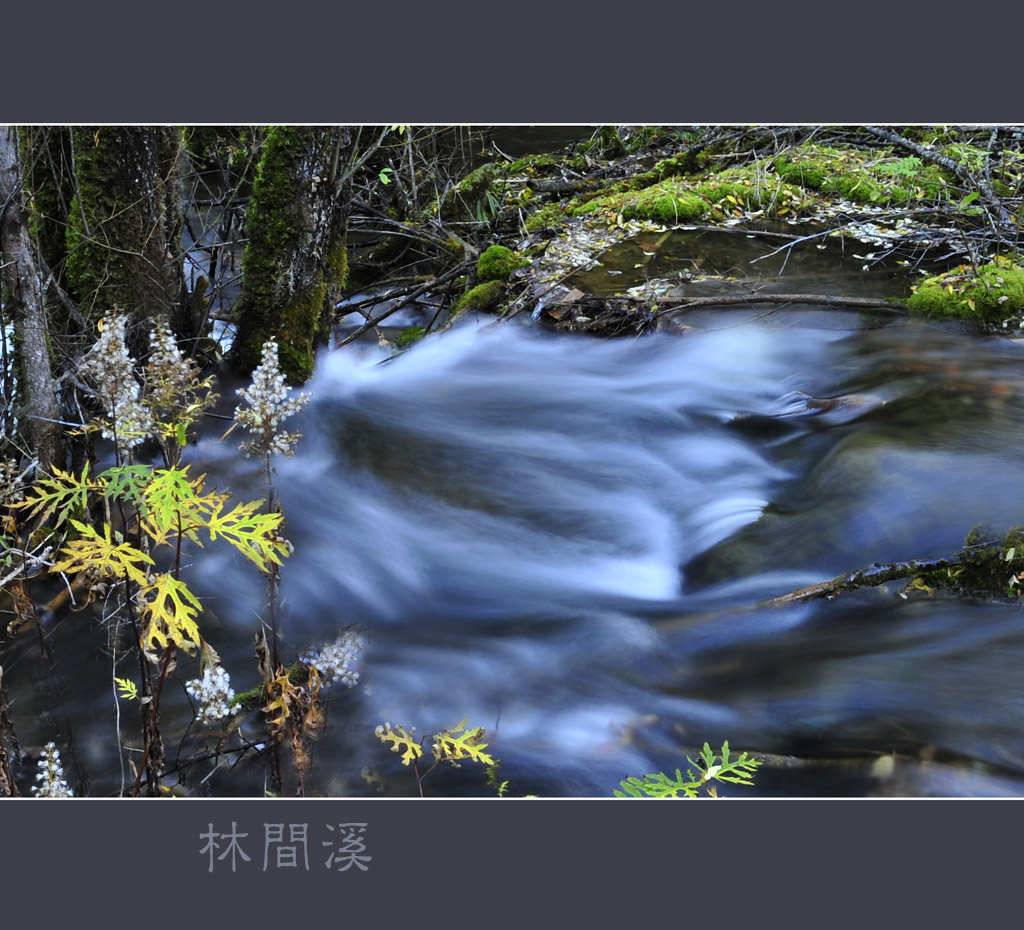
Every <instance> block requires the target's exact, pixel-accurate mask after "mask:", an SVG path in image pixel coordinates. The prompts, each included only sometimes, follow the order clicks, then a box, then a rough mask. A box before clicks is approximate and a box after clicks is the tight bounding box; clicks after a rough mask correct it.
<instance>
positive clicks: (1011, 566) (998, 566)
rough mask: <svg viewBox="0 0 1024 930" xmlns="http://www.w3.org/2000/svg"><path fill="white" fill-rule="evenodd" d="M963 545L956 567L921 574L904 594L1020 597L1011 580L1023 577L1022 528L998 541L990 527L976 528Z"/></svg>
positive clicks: (1023, 538) (1014, 529)
mask: <svg viewBox="0 0 1024 930" xmlns="http://www.w3.org/2000/svg"><path fill="white" fill-rule="evenodd" d="M964 543H965V545H966V548H965V550H964V551H963V552H962V553H961V554H960V555H961V561H960V564H958V565H955V566H952V567H950V568H943V569H937V570H936V571H932V572H923V573H922V574H921V575H918V576H917V577H916V578H915V579H914V580H913V581H911V582H910V584H909V585H908V586H907V588H906V590H907V592H910V591H912V590H915V589H916V590H918V591H925V592H926V593H931V591H932V589H941V590H951V591H955V592H956V593H957V594H960V595H964V596H972V597H1012V598H1015V599H1016V598H1020V597H1021V583H1020V582H1018V581H1015V580H1014V579H1016V577H1017V576H1019V575H1024V524H1018V525H1017V526H1013V527H1010V529H1009V530H1008V531H1007V532H1006V533H1005V534H1004V535H1003V537H1002V539H1000V538H999V534H998V532H996V531H994V530H993V529H992V528H991V527H989V526H987V525H985V524H976V525H975V526H973V527H972V528H971V530H970V532H969V533H968V534H967V537H966V538H965V540H964Z"/></svg>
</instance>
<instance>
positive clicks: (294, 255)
mask: <svg viewBox="0 0 1024 930" xmlns="http://www.w3.org/2000/svg"><path fill="white" fill-rule="evenodd" d="M351 149H352V134H351V132H350V131H349V129H348V128H347V127H339V126H334V127H322V126H320V127H317V126H298V127H275V128H274V129H271V130H270V131H269V132H268V133H267V140H266V146H265V148H264V151H263V157H262V159H261V162H260V166H259V170H258V172H257V175H256V179H255V181H254V182H253V190H252V198H251V200H250V204H249V215H248V218H247V222H246V226H247V233H248V244H247V245H246V249H245V256H244V258H243V261H242V294H241V297H240V299H239V305H238V312H237V317H238V333H237V336H236V338H235V344H234V348H233V350H232V359H233V362H234V364H235V367H236V368H237V369H238V370H239V371H240V372H242V373H248V372H250V371H252V369H253V368H254V367H255V366H256V365H257V364H259V360H260V353H261V349H262V346H263V343H264V342H266V341H267V340H268V339H276V340H277V343H278V355H279V361H280V365H281V370H282V371H283V372H284V373H285V375H286V376H287V378H288V380H289V381H290V382H291V383H292V384H298V383H301V382H303V381H305V380H306V378H308V377H309V376H310V374H311V373H312V371H313V361H314V355H315V352H316V348H317V346H318V345H319V344H320V343H321V342H322V341H324V340H326V338H327V337H328V335H329V333H330V325H331V321H332V317H333V310H334V305H335V303H336V302H337V300H338V298H339V296H340V293H341V289H342V287H343V286H344V282H345V277H346V253H345V238H346V225H347V220H348V211H349V183H348V180H347V177H346V174H347V172H346V170H345V166H346V165H347V163H348V161H349V155H350V154H351Z"/></svg>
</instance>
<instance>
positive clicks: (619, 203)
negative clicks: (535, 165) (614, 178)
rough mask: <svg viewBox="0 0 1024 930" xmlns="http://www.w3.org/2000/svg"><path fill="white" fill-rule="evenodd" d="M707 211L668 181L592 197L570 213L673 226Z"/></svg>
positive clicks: (677, 183)
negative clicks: (607, 216)
mask: <svg viewBox="0 0 1024 930" xmlns="http://www.w3.org/2000/svg"><path fill="white" fill-rule="evenodd" d="M709 207H710V204H709V203H708V201H707V200H705V199H704V198H703V197H701V196H700V195H699V194H695V193H693V192H692V191H690V190H688V189H687V187H686V185H685V184H684V183H683V182H681V181H679V180H677V179H675V178H670V179H669V180H667V181H662V182H660V183H658V184H654V185H652V186H650V187H648V188H646V189H644V190H641V191H636V192H615V193H611V194H604V195H602V196H599V197H595V198H594V199H593V200H591V201H589V202H588V203H585V204H583V205H581V206H579V207H575V208H573V209H572V210H571V211H570V212H571V213H572V215H573V216H582V215H584V214H587V213H595V212H610V213H614V214H617V215H618V214H621V215H622V218H623V219H624V220H650V221H652V222H655V223H662V224H665V225H672V224H678V223H685V222H689V221H692V220H696V219H701V218H703V217H704V216H705V215H706V214H707V212H708V209H709Z"/></svg>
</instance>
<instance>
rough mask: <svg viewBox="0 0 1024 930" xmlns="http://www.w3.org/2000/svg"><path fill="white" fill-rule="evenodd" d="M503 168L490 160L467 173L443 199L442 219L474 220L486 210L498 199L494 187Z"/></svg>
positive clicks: (448, 220)
mask: <svg viewBox="0 0 1024 930" xmlns="http://www.w3.org/2000/svg"><path fill="white" fill-rule="evenodd" d="M501 170H502V167H501V166H499V165H497V164H495V163H494V162H488V163H487V164H486V165H481V166H480V167H479V168H477V169H475V170H474V171H471V172H470V173H469V174H467V175H466V177H465V178H463V179H462V181H460V182H459V183H458V184H457V185H455V187H454V188H452V190H451V191H450V192H449V193H448V194H447V195H446V196H445V198H444V199H443V200H442V202H441V205H440V213H441V219H442V220H445V221H447V222H456V221H466V220H474V219H477V218H478V216H479V215H480V214H481V211H485V212H486V210H487V209H488V208H489V207H490V205H491V202H492V201H493V200H496V197H495V195H494V193H493V191H492V188H493V187H494V182H495V180H496V179H497V178H498V176H499V174H500V172H501ZM488 194H490V195H491V196H490V198H489V197H488Z"/></svg>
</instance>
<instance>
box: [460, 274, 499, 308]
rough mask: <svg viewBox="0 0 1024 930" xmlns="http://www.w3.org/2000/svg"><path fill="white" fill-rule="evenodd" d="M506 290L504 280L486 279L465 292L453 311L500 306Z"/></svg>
mask: <svg viewBox="0 0 1024 930" xmlns="http://www.w3.org/2000/svg"><path fill="white" fill-rule="evenodd" d="M504 292H505V285H504V283H503V282H501V281H485V282H484V283H483V284H478V285H477V286H476V287H474V288H471V289H470V290H468V291H467V292H466V293H465V294H463V295H462V298H461V299H460V300H459V302H458V303H457V304H456V305H455V308H454V309H453V311H452V313H453V314H455V313H461V312H462V311H463V310H493V309H495V308H496V307H497V306H498V302H499V301H500V300H501V295H502V294H503V293H504Z"/></svg>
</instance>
